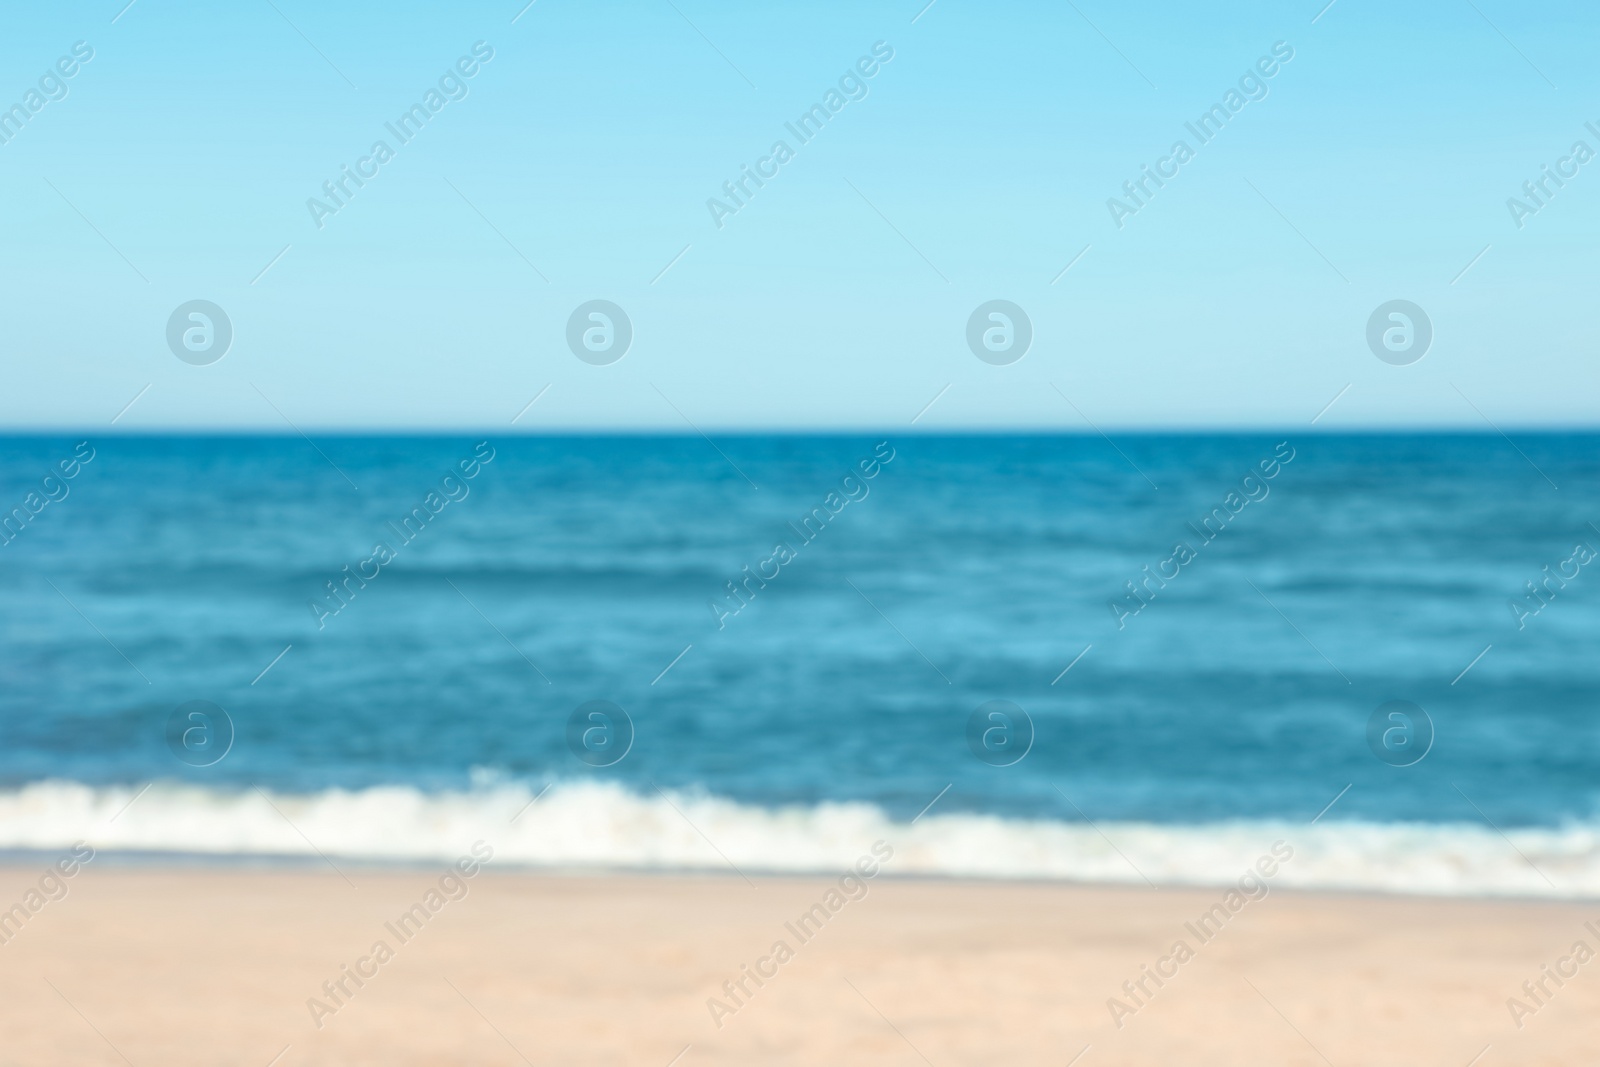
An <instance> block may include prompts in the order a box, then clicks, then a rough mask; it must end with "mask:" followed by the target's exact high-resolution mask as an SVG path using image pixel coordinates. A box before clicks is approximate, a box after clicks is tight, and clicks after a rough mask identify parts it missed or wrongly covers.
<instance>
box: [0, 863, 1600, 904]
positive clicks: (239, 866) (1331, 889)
mask: <svg viewBox="0 0 1600 1067" xmlns="http://www.w3.org/2000/svg"><path fill="white" fill-rule="evenodd" d="M69 850H70V847H69V846H63V847H62V848H59V849H4V848H0V878H3V877H4V876H5V875H6V874H7V872H12V871H22V870H28V869H40V870H42V869H43V868H44V867H46V866H49V865H50V864H52V863H54V862H55V861H56V860H57V859H59V858H60V857H61V856H62V855H63V854H65V853H66V852H68V851H69ZM330 860H331V861H333V862H334V863H336V864H337V869H339V870H350V871H363V872H368V873H372V874H378V875H405V874H414V873H419V872H420V873H423V874H426V873H427V872H429V871H437V870H441V869H443V868H445V867H448V866H449V861H448V860H446V859H445V858H443V857H439V858H433V859H417V858H411V857H404V856H402V857H382V858H374V857H370V856H346V855H341V854H338V853H331V854H329V856H328V857H327V858H323V857H319V856H315V855H310V854H306V853H256V852H235V853H228V852H168V851H154V850H138V849H107V848H102V849H97V850H96V851H95V858H94V865H95V866H97V867H101V868H105V869H115V870H118V871H147V872H157V873H160V872H167V873H178V872H197V873H202V874H203V873H207V872H215V873H219V874H220V873H234V872H252V873H260V874H272V873H287V874H325V875H329V876H333V874H334V872H333V871H332V870H330V867H329V861H330ZM490 868H492V871H493V872H494V873H495V874H497V875H503V876H513V877H523V878H534V879H551V880H567V881H572V880H593V881H610V880H624V881H625V880H641V881H649V880H652V879H658V878H659V879H671V880H702V881H707V882H720V881H728V882H739V881H740V879H741V877H748V878H750V879H751V880H754V881H756V882H774V883H776V882H796V881H799V882H805V881H814V880H819V879H820V880H826V879H829V878H832V877H835V876H837V875H838V874H839V871H840V870H842V869H844V867H840V868H839V869H835V868H832V867H817V868H814V869H808V870H773V869H763V868H759V867H745V868H743V869H742V870H741V871H734V870H730V869H728V868H727V867H726V866H720V867H718V866H712V865H706V866H678V867H666V866H642V867H623V866H612V865H595V866H578V865H563V864H552V865H541V864H533V863H528V862H526V861H522V860H505V859H500V858H498V857H497V858H496V859H495V860H494V861H493V863H492V864H491V865H490ZM490 868H486V869H490ZM875 877H876V879H877V881H879V882H893V883H907V884H919V885H920V884H926V885H946V886H957V887H966V888H971V889H983V888H988V887H1008V886H1010V887H1034V888H1041V889H1049V888H1060V889H1069V890H1080V889H1081V890H1106V891H1110V892H1134V893H1165V892H1175V893H1202V894H1203V893H1218V892H1226V891H1227V889H1228V888H1229V887H1230V886H1231V885H1232V884H1233V883H1232V882H1230V881H1227V880H1225V879H1222V878H1218V879H1215V880H1209V881H1203V880H1195V881H1183V882H1178V881H1160V880H1156V881H1153V882H1145V881H1143V880H1141V879H1139V878H1138V877H1130V878H1128V879H1127V880H1125V881H1113V880H1109V879H1096V880H1090V879H1071V878H1051V877H1045V876H1019V875H995V876H992V877H989V876H983V875H973V874H944V873H940V872H937V871H931V872H930V871H910V872H903V871H901V872H897V871H891V870H887V869H886V870H884V871H883V872H882V873H881V874H879V875H877V876H875ZM1280 894H1281V895H1289V896H1298V897H1307V898H1313V899H1318V898H1321V899H1327V900H1370V901H1384V900H1412V901H1424V900H1435V901H1449V902H1473V901H1479V902H1484V903H1505V904H1550V905H1558V906H1571V907H1576V906H1582V905H1584V904H1594V905H1595V906H1596V913H1597V914H1600V893H1597V894H1594V895H1589V896H1585V895H1583V894H1573V895H1571V896H1552V895H1549V894H1531V893H1530V894H1518V893H1487V892H1461V893H1440V892H1432V891H1417V892H1406V891H1402V890H1387V889H1374V888H1366V887H1349V888H1346V887H1341V886H1304V885H1281V884H1276V883H1274V884H1272V885H1271V890H1270V895H1271V896H1278V895H1280Z"/></svg>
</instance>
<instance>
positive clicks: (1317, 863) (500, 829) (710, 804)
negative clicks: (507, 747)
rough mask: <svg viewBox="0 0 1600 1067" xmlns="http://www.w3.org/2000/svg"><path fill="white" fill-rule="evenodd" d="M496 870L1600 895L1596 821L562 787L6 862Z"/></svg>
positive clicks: (259, 812) (108, 792)
mask: <svg viewBox="0 0 1600 1067" xmlns="http://www.w3.org/2000/svg"><path fill="white" fill-rule="evenodd" d="M480 839H481V840H483V841H486V842H487V843H488V844H489V845H491V846H492V847H493V848H494V863H495V865H496V866H497V867H498V866H526V867H537V868H545V869H561V870H574V869H580V870H616V871H621V870H674V871H691V870H705V871H722V872H727V873H731V871H732V870H737V871H739V872H742V873H745V874H756V873H765V874H779V873H787V874H800V873H813V872H831V871H839V870H843V869H844V868H846V867H848V866H849V865H850V864H852V863H854V862H855V860H856V859H857V857H859V856H860V855H861V854H862V853H863V852H864V851H866V850H867V849H868V848H869V847H870V846H871V844H872V843H873V842H875V841H878V840H883V841H886V842H888V843H889V845H890V846H891V847H892V848H893V849H894V857H893V859H892V860H890V861H889V862H888V863H887V864H885V871H886V872H887V873H890V874H897V875H918V876H941V877H962V878H1004V879H1048V880H1063V881H1073V882H1092V883H1135V884H1142V883H1143V882H1144V881H1149V882H1151V883H1153V884H1157V885H1174V886H1182V885H1222V884H1227V883H1229V882H1234V881H1236V880H1237V879H1238V878H1239V877H1240V875H1241V874H1242V873H1244V871H1245V870H1246V868H1248V867H1250V866H1251V865H1252V864H1254V863H1255V862H1256V860H1257V859H1258V858H1259V857H1261V856H1262V855H1264V854H1266V853H1267V852H1268V850H1269V849H1270V848H1271V846H1272V845H1273V844H1274V843H1275V842H1280V841H1281V842H1284V843H1286V844H1287V845H1288V846H1289V848H1291V849H1292V850H1293V858H1292V859H1291V860H1289V861H1288V862H1285V863H1283V864H1282V866H1281V869H1280V870H1279V871H1278V873H1277V874H1276V875H1274V876H1273V878H1272V879H1271V883H1272V885H1274V886H1275V887H1295V888H1302V889H1331V890H1364V891H1379V892H1390V893H1422V894H1438V895H1453V896H1539V897H1563V898H1583V897H1596V896H1600V824H1596V823H1574V824H1571V825H1568V826H1565V827H1561V828H1555V829H1521V830H1512V831H1509V832H1508V833H1507V834H1506V835H1505V836H1501V834H1500V833H1499V832H1498V831H1495V830H1493V829H1491V828H1489V827H1487V826H1476V825H1470V824H1450V823H1445V824H1440V823H1370V822H1337V821H1326V822H1322V823H1319V824H1317V825H1314V826H1308V825H1306V824H1304V823H1294V822H1288V821H1282V822H1278V821H1270V820H1260V821H1233V822H1224V823H1211V824H1204V825H1189V826H1184V825H1164V824H1154V823H1137V822H1104V823H1099V824H1097V825H1090V824H1087V823H1070V822H1061V821H1056V820H1048V819H1006V818H1000V817H997V816H991V815H981V814H961V813H957V814H942V815H941V814H929V815H925V816H923V817H921V818H919V819H918V820H916V821H915V822H914V823H907V822H902V821H896V820H893V819H891V818H889V817H888V816H887V815H886V814H884V812H883V811H882V810H881V809H879V808H878V807H876V806H874V805H871V804H863V803H824V804H818V805H815V806H810V807H801V806H794V807H782V808H763V807H757V806H752V805H747V804H741V803H738V802H735V801H732V800H728V799H725V798H720V797H716V796H710V795H706V794H704V793H680V792H664V793H659V794H656V795H641V794H637V793H632V792H629V791H628V790H625V789H623V788H621V787H619V786H616V785H611V784H596V783H590V782H577V783H561V784H557V785H554V786H551V787H548V788H547V790H546V791H544V792H543V793H542V794H537V793H535V792H534V791H532V790H530V789H528V788H526V787H525V786H522V785H512V784H504V785H498V786H494V787H490V788H478V789H472V790H468V791H461V792H446V793H424V792H422V791H419V790H416V789H413V788H410V787H407V786H384V787H376V788H370V789H362V790H354V791H350V790H338V789H333V790H327V791H324V792H320V793H314V794H283V793H270V792H265V791H260V790H253V789H250V790H238V791H224V790H215V789H203V788H198V787H192V786H183V785H174V784H166V783H157V784H155V785H153V786H150V787H147V788H146V789H144V790H142V791H141V790H139V789H135V788H129V787H92V786H88V785H84V784H81V783H78V782H68V781H46V782H36V783H32V784H30V785H27V786H24V787H22V788H20V789H16V790H10V791H0V849H12V850H44V851H49V850H55V849H64V848H68V847H70V846H71V845H72V844H73V843H74V842H76V841H79V840H83V841H87V842H88V843H89V844H91V845H92V846H94V847H95V848H96V849H98V850H103V851H104V850H109V851H125V852H142V853H158V854H174V855H177V854H185V855H203V856H204V855H209V856H232V857H239V856H257V857H300V856H305V857H311V858H316V857H318V856H319V855H323V856H329V857H335V858H339V857H344V858H349V859H355V860H366V861H375V862H405V863H413V862H432V861H448V860H452V859H454V858H455V857H457V856H459V855H461V854H462V853H463V852H465V851H466V850H467V849H468V848H469V847H470V846H471V844H472V843H473V842H475V841H478V840H480Z"/></svg>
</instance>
